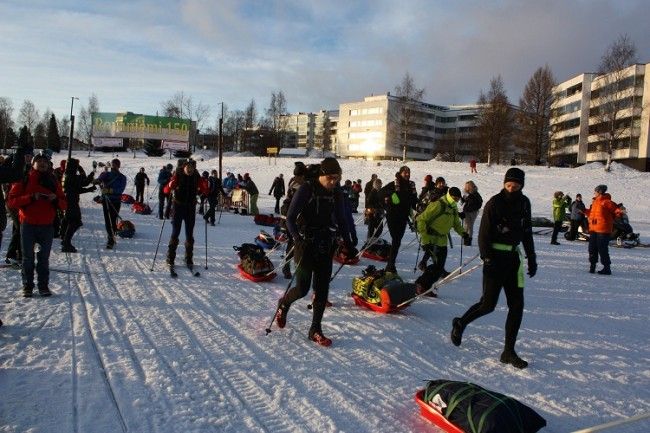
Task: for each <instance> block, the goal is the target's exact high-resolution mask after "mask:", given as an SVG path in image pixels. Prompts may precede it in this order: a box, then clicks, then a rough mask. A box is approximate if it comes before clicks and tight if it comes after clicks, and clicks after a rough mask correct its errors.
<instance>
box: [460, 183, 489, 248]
mask: <svg viewBox="0 0 650 433" xmlns="http://www.w3.org/2000/svg"><path fill="white" fill-rule="evenodd" d="M463 190H464V191H465V195H464V196H463V198H462V199H461V203H463V211H462V212H461V213H460V217H461V219H462V220H463V229H464V230H465V233H467V237H466V238H465V239H464V240H463V242H464V245H465V246H467V247H469V246H471V245H472V238H473V237H474V222H475V221H476V217H477V216H478V211H479V210H480V209H481V206H483V197H481V194H479V193H478V187H477V186H476V184H475V183H474V182H473V181H471V180H468V181H467V182H465V187H464V188H463Z"/></svg>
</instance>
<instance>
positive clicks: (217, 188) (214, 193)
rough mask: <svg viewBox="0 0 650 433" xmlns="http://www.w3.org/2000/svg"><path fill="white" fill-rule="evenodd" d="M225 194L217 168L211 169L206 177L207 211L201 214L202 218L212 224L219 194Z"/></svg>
mask: <svg viewBox="0 0 650 433" xmlns="http://www.w3.org/2000/svg"><path fill="white" fill-rule="evenodd" d="M220 195H222V196H223V195H225V194H224V192H223V188H221V177H219V173H217V170H212V172H211V174H210V177H208V211H207V212H206V213H205V215H204V216H203V219H204V220H206V221H207V222H209V223H210V225H211V226H214V223H215V221H216V212H217V203H218V201H219V196H220Z"/></svg>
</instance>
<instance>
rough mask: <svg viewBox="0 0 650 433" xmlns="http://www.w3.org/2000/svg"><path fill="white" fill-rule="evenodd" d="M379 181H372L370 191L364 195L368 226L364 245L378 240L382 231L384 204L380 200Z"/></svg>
mask: <svg viewBox="0 0 650 433" xmlns="http://www.w3.org/2000/svg"><path fill="white" fill-rule="evenodd" d="M379 191H381V179H375V180H374V181H373V186H372V189H371V190H370V191H369V192H368V194H367V195H366V214H365V217H366V223H367V224H368V234H367V235H366V244H367V243H368V242H369V241H370V240H371V239H372V238H375V239H377V238H379V236H381V233H382V232H383V231H384V214H385V211H384V204H383V202H382V199H381V195H380V192H379Z"/></svg>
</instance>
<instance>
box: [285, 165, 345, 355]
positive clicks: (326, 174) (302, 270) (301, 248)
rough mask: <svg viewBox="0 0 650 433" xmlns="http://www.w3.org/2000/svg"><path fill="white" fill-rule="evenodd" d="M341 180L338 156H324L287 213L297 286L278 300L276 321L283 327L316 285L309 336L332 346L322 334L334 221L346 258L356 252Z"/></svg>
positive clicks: (332, 250) (295, 196)
mask: <svg viewBox="0 0 650 433" xmlns="http://www.w3.org/2000/svg"><path fill="white" fill-rule="evenodd" d="M340 180H341V166H340V165H339V163H338V161H337V160H336V159H335V158H325V159H324V160H323V161H322V162H321V164H320V169H319V172H318V177H317V178H316V179H314V180H310V181H308V182H306V183H305V184H303V185H302V186H301V187H300V189H299V190H298V191H297V192H296V194H295V195H294V197H293V200H292V201H291V205H290V206H289V211H288V212H287V228H288V230H289V233H291V236H292V238H293V240H294V242H295V250H294V261H295V262H296V285H295V286H294V287H292V288H291V289H290V290H289V291H288V292H287V293H286V295H285V296H284V297H282V298H280V300H279V301H278V309H277V312H276V317H275V320H276V323H277V325H278V327H279V328H284V327H285V325H286V321H287V313H288V312H289V308H290V307H291V304H292V303H293V302H295V301H297V300H298V299H300V298H302V297H304V296H305V295H307V293H308V292H309V288H310V286H313V288H314V299H313V302H312V305H313V316H312V323H311V327H310V329H309V334H308V335H309V339H310V340H312V341H314V342H316V343H318V344H321V345H323V346H329V345H331V344H332V340H330V339H329V338H327V337H325V335H323V330H322V327H321V321H322V319H323V313H324V312H325V305H326V303H327V296H328V293H329V283H330V277H331V275H332V256H333V254H334V242H335V239H336V234H335V231H333V230H332V229H333V228H332V222H333V221H335V222H336V224H337V226H338V230H339V232H341V233H340V234H341V236H342V237H343V239H344V241H345V242H346V250H347V254H346V255H347V257H353V256H356V255H357V251H356V249H355V247H354V246H352V245H351V241H350V235H349V233H347V230H348V226H347V222H346V220H345V215H344V204H343V200H344V198H343V195H342V193H341V190H340V188H337V187H336V186H337V183H338V182H340Z"/></svg>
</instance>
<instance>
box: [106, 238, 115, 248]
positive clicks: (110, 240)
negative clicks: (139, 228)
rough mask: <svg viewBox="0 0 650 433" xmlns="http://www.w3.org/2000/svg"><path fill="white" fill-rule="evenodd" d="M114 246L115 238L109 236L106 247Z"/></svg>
mask: <svg viewBox="0 0 650 433" xmlns="http://www.w3.org/2000/svg"><path fill="white" fill-rule="evenodd" d="M114 246H115V239H113V238H109V239H108V241H107V242H106V249H107V250H112V249H113V247H114Z"/></svg>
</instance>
